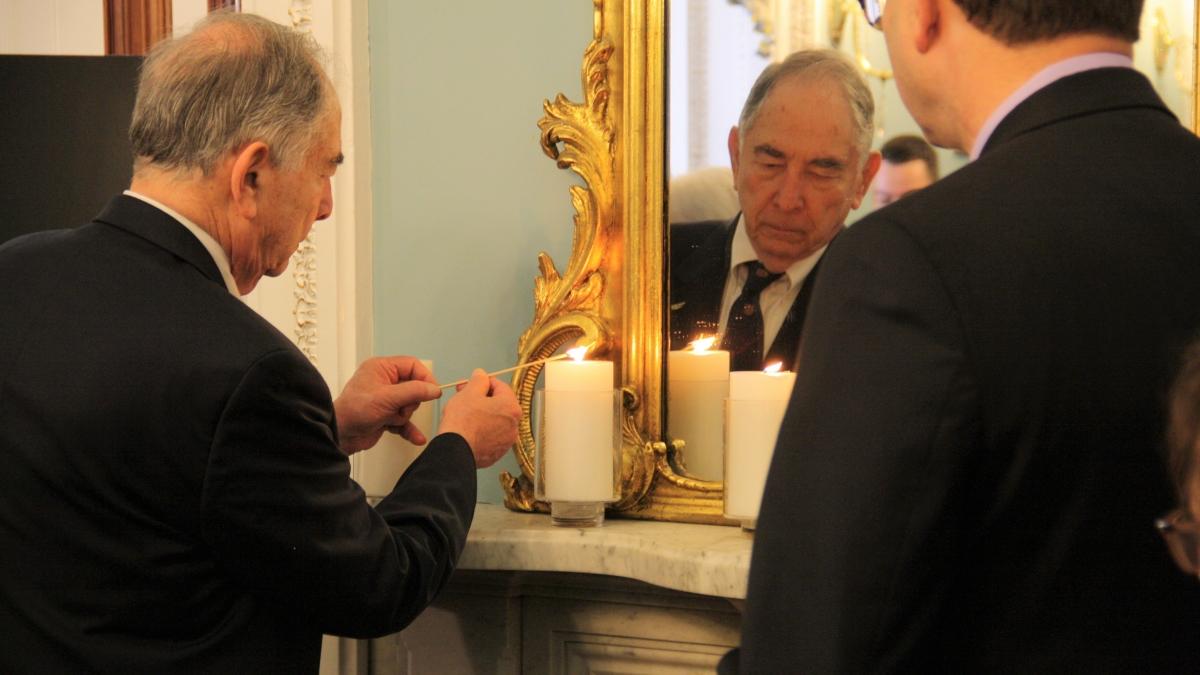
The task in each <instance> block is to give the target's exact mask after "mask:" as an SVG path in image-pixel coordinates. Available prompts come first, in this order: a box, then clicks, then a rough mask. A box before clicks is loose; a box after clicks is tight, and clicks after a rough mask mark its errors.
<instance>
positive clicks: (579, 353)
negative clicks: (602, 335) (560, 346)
mask: <svg viewBox="0 0 1200 675" xmlns="http://www.w3.org/2000/svg"><path fill="white" fill-rule="evenodd" d="M590 347H591V345H584V346H582V347H576V348H574V349H568V350H567V354H568V355H570V357H571V358H572V359H573V360H575V361H582V360H583V357H584V355H586V354H587V353H588V349H589V348H590Z"/></svg>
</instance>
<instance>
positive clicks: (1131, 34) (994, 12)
mask: <svg viewBox="0 0 1200 675" xmlns="http://www.w3.org/2000/svg"><path fill="white" fill-rule="evenodd" d="M954 3H955V4H956V5H958V6H959V8H960V9H961V10H962V12H963V14H964V15H966V17H967V20H968V21H970V22H971V24H972V25H974V26H975V27H976V28H978V29H979V30H980V31H983V32H984V33H987V34H988V35H991V36H992V37H994V38H995V39H997V40H999V41H1001V42H1003V43H1005V44H1008V45H1020V44H1027V43H1030V42H1038V41H1041V40H1050V39H1054V38H1057V37H1061V36H1064V35H1073V34H1079V33H1095V34H1098V35H1108V36H1110V37H1117V38H1122V39H1125V40H1128V41H1129V42H1136V41H1137V39H1138V22H1139V19H1140V18H1141V15H1142V0H1087V2H1079V0H954Z"/></svg>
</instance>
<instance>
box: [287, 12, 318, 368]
mask: <svg viewBox="0 0 1200 675" xmlns="http://www.w3.org/2000/svg"><path fill="white" fill-rule="evenodd" d="M312 9H313V7H312V0H292V3H291V5H290V6H289V7H288V11H287V12H288V17H289V18H290V19H291V20H292V28H295V29H296V30H298V31H301V32H303V33H308V34H310V35H311V34H312V32H313V18H312ZM292 279H294V280H295V282H296V287H295V289H293V291H292V295H293V297H294V298H295V301H296V302H295V305H293V306H292V316H293V317H295V319H296V327H295V331H294V334H295V336H296V346H297V347H299V348H300V351H302V352H304V355H305V356H307V357H308V359H309V360H310V361H312V362H313V363H316V362H317V343H318V335H317V319H318V316H319V312H318V307H317V246H316V244H315V243H313V238H312V233H311V232H310V233H309V234H308V236H307V237H305V238H304V241H302V242H300V247H299V248H298V249H296V252H295V253H293V254H292Z"/></svg>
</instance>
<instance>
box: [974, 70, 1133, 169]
mask: <svg viewBox="0 0 1200 675" xmlns="http://www.w3.org/2000/svg"><path fill="white" fill-rule="evenodd" d="M1132 67H1133V59H1131V58H1129V57H1128V56H1125V55H1124V54H1114V53H1112V52H1093V53H1091V54H1083V55H1081V56H1072V57H1071V58H1069V59H1064V60H1062V61H1059V62H1058V63H1054V64H1051V65H1049V66H1047V67H1046V68H1043V69H1042V70H1041V71H1040V72H1039V73H1038V74H1037V75H1034V76H1033V77H1031V78H1030V79H1029V81H1028V82H1026V83H1025V84H1023V85H1021V87H1020V88H1018V89H1017V90H1016V91H1014V92H1013V93H1011V94H1009V96H1008V98H1006V99H1004V102H1003V103H1001V104H1000V106H999V107H997V108H996V109H995V110H993V111H992V114H991V115H989V116H988V118H987V121H986V122H984V123H983V127H982V128H981V129H980V130H979V135H977V136H976V137H975V144H974V145H973V146H972V147H971V160H972V161H974V160H976V159H979V155H980V153H982V152H983V147H984V146H985V145H987V142H988V139H989V138H991V137H992V132H993V131H995V130H996V127H997V126H999V125H1000V122H1001V121H1003V120H1004V118H1005V117H1008V114H1009V113H1010V112H1012V111H1013V109H1014V108H1016V107H1017V106H1018V105H1021V103H1023V102H1024V101H1025V99H1027V98H1029V97H1030V96H1033V94H1034V93H1036V92H1037V91H1038V90H1040V89H1042V88H1043V87H1046V86H1047V85H1049V84H1051V83H1053V82H1055V81H1056V80H1061V79H1062V78H1064V77H1066V76H1068V75H1074V74H1075V73H1081V72H1083V71H1085V70H1095V69H1096V68H1132Z"/></svg>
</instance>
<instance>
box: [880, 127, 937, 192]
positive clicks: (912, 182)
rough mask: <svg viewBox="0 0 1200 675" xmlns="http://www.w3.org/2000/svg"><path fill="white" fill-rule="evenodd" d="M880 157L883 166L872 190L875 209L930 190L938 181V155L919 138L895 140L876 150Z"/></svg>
mask: <svg viewBox="0 0 1200 675" xmlns="http://www.w3.org/2000/svg"><path fill="white" fill-rule="evenodd" d="M879 154H880V155H882V156H883V162H882V163H881V164H880V165H879V173H878V174H876V175H875V182H874V183H873V184H872V186H871V192H872V194H873V195H874V198H875V208H880V207H882V206H887V205H888V204H891V203H892V202H894V201H896V200H897V199H900V198H901V197H903V196H905V195H907V194H910V193H913V192H916V191H917V190H920V189H921V188H925V187H929V186H930V185H932V184H933V182H934V181H935V180H937V179H938V158H937V153H936V152H934V150H933V146H932V145H930V144H929V143H928V142H927V141H926V140H925V139H924V138H921V137H920V136H913V135H911V134H903V135H900V136H895V137H893V138H891V139H889V140H888V141H887V142H886V143H884V144H883V147H881V148H879Z"/></svg>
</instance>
